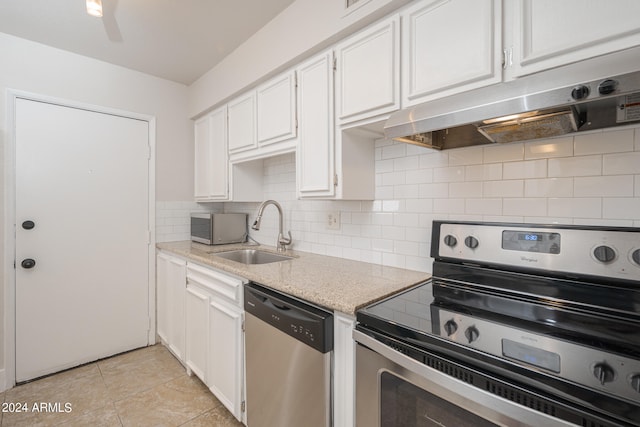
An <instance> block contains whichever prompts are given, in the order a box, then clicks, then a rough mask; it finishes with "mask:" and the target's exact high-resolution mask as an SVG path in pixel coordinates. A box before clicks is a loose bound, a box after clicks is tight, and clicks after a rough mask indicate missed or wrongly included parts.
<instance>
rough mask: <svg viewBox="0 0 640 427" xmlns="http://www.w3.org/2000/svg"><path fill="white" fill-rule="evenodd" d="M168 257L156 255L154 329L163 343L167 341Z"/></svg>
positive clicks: (160, 254) (161, 254)
mask: <svg viewBox="0 0 640 427" xmlns="http://www.w3.org/2000/svg"><path fill="white" fill-rule="evenodd" d="M169 259H170V257H169V256H168V255H166V254H163V253H158V255H157V256H156V295H157V301H158V303H157V307H156V310H157V314H156V319H157V320H156V322H157V325H156V331H157V333H158V336H159V337H160V339H161V340H162V341H164V342H165V343H168V342H169V318H170V316H169V305H168V304H169V295H170V293H169V292H170V291H169V289H170V288H169Z"/></svg>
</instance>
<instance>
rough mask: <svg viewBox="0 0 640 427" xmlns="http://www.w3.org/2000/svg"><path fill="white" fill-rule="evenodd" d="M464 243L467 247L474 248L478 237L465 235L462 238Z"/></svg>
mask: <svg viewBox="0 0 640 427" xmlns="http://www.w3.org/2000/svg"><path fill="white" fill-rule="evenodd" d="M464 244H465V245H467V247H468V248H471V249H475V248H477V247H478V244H479V242H478V239H476V238H475V237H473V236H467V237H466V238H465V239H464Z"/></svg>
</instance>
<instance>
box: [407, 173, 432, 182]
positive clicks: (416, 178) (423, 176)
mask: <svg viewBox="0 0 640 427" xmlns="http://www.w3.org/2000/svg"><path fill="white" fill-rule="evenodd" d="M406 182H407V184H426V183H429V182H433V170H432V169H416V170H410V171H407V172H406Z"/></svg>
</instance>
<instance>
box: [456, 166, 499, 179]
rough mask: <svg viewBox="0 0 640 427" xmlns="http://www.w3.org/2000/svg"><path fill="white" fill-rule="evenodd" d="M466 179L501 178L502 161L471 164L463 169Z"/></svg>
mask: <svg viewBox="0 0 640 427" xmlns="http://www.w3.org/2000/svg"><path fill="white" fill-rule="evenodd" d="M464 176H465V180H466V181H494V180H499V179H502V163H491V164H486V165H472V166H467V167H465V169H464Z"/></svg>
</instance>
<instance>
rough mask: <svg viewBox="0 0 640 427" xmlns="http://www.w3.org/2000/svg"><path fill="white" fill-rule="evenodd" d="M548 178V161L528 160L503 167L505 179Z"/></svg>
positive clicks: (509, 163) (510, 163)
mask: <svg viewBox="0 0 640 427" xmlns="http://www.w3.org/2000/svg"><path fill="white" fill-rule="evenodd" d="M546 176H547V160H545V159H541V160H526V161H523V162H508V163H505V164H504V165H503V168H502V177H503V178H504V179H521V178H545V177H546Z"/></svg>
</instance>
